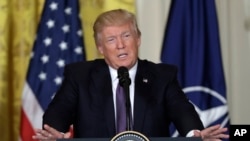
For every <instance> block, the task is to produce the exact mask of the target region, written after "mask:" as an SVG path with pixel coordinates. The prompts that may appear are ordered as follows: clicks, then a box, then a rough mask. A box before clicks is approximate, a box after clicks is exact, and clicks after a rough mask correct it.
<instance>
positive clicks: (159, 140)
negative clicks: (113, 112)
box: [57, 137, 202, 141]
mask: <svg viewBox="0 0 250 141" xmlns="http://www.w3.org/2000/svg"><path fill="white" fill-rule="evenodd" d="M110 140H111V138H75V139H59V140H57V141H110ZM149 140H150V141H202V139H201V138H196V137H188V138H186V137H174V138H171V137H152V138H149Z"/></svg>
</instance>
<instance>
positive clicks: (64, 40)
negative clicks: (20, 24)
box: [27, 0, 85, 109]
mask: <svg viewBox="0 0 250 141" xmlns="http://www.w3.org/2000/svg"><path fill="white" fill-rule="evenodd" d="M82 60H85V56H84V46H83V37H82V28H81V21H80V18H79V9H78V1H77V0H47V1H46V3H45V7H44V10H43V15H42V17H41V21H40V24H39V27H38V33H37V37H36V40H35V43H34V48H33V51H32V54H31V61H30V66H29V71H28V76H27V81H28V83H29V85H30V87H31V89H32V91H33V93H34V94H35V96H36V97H37V99H38V101H39V103H40V105H41V107H42V108H43V109H45V108H46V107H47V105H48V103H49V102H50V101H51V99H52V98H53V96H54V94H55V92H56V91H57V89H58V88H59V86H60V85H61V83H62V80H63V70H64V66H65V65H66V64H69V63H72V62H76V61H82Z"/></svg>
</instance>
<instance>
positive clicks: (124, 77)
mask: <svg viewBox="0 0 250 141" xmlns="http://www.w3.org/2000/svg"><path fill="white" fill-rule="evenodd" d="M118 78H119V84H120V85H121V86H122V87H123V88H124V87H126V86H129V85H130V84H131V79H130V78H129V73H128V69H127V68H126V67H123V66H122V67H119V68H118Z"/></svg>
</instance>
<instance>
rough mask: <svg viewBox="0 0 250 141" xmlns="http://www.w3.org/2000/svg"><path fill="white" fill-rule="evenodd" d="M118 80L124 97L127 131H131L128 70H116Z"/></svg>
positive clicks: (124, 68) (122, 68)
mask: <svg viewBox="0 0 250 141" xmlns="http://www.w3.org/2000/svg"><path fill="white" fill-rule="evenodd" d="M117 72H118V79H119V85H120V86H122V87H123V89H124V93H125V96H126V122H127V123H126V125H127V130H128V131H130V130H132V122H131V121H132V112H131V103H130V96H129V95H130V94H129V85H130V84H131V79H130V78H129V72H128V69H127V68H126V67H124V66H122V67H119V68H118V71H117Z"/></svg>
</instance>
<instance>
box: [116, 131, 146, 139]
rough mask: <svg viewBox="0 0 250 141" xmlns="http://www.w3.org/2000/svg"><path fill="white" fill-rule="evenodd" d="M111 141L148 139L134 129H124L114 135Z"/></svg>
mask: <svg viewBox="0 0 250 141" xmlns="http://www.w3.org/2000/svg"><path fill="white" fill-rule="evenodd" d="M111 141H149V139H148V138H147V137H146V136H145V135H143V134H141V133H139V132H136V131H124V132H121V133H119V134H117V135H115V136H114V137H113V138H112V139H111Z"/></svg>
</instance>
